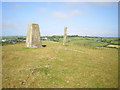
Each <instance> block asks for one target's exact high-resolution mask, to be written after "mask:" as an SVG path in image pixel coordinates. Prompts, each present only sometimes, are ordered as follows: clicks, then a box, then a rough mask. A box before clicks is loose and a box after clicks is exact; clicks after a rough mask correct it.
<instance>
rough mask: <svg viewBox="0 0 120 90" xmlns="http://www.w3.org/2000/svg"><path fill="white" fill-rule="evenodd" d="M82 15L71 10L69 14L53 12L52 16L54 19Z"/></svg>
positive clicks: (77, 11)
mask: <svg viewBox="0 0 120 90" xmlns="http://www.w3.org/2000/svg"><path fill="white" fill-rule="evenodd" d="M81 14H82V13H81V12H80V11H79V10H72V11H71V12H68V13H64V12H58V11H57V12H53V13H52V16H53V17H56V18H64V19H65V18H71V17H74V16H76V15H81Z"/></svg>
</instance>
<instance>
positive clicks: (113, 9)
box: [2, 2, 118, 37]
mask: <svg viewBox="0 0 120 90" xmlns="http://www.w3.org/2000/svg"><path fill="white" fill-rule="evenodd" d="M31 23H37V24H39V27H40V32H41V35H42V36H47V35H63V30H64V27H65V26H67V27H68V35H74V34H75V35H82V36H84V35H89V36H107V37H116V36H118V3H117V2H77V3H75V2H3V3H2V26H3V30H2V35H3V36H16V35H22V36H25V35H26V33H27V29H28V24H31Z"/></svg>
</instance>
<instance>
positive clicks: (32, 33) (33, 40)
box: [26, 24, 42, 48]
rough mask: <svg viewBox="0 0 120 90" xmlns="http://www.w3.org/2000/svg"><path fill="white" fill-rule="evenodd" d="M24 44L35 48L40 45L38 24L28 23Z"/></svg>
mask: <svg viewBox="0 0 120 90" xmlns="http://www.w3.org/2000/svg"><path fill="white" fill-rule="evenodd" d="M26 46H27V47H30V48H37V47H41V46H42V42H41V40H40V31H39V25H38V24H28V32H27V37H26Z"/></svg>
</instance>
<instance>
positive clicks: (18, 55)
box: [2, 42, 118, 88]
mask: <svg viewBox="0 0 120 90" xmlns="http://www.w3.org/2000/svg"><path fill="white" fill-rule="evenodd" d="M43 44H46V45H47V47H42V48H37V49H32V48H31V49H29V48H25V47H24V46H25V44H24V43H20V44H15V45H7V46H3V50H2V53H3V56H2V60H3V61H2V64H3V77H2V81H3V82H2V84H3V88H13V87H15V88H20V87H21V88H116V87H117V86H118V82H117V81H118V50H117V49H112V48H93V47H84V46H80V47H79V46H78V45H72V44H69V45H68V46H63V45H62V44H61V43H54V42H43ZM66 48H67V49H66ZM76 50H77V51H80V52H77V51H76ZM82 52H84V53H82Z"/></svg>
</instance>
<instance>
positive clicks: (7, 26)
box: [2, 21, 14, 28]
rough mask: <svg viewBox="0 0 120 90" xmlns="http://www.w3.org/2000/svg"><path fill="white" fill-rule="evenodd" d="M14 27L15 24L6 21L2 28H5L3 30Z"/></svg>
mask: <svg viewBox="0 0 120 90" xmlns="http://www.w3.org/2000/svg"><path fill="white" fill-rule="evenodd" d="M13 26H14V25H13V23H12V22H10V21H6V22H3V23H2V27H3V28H11V27H13Z"/></svg>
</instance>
